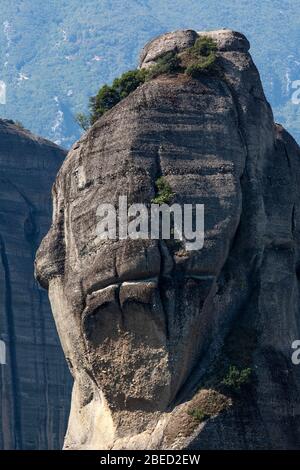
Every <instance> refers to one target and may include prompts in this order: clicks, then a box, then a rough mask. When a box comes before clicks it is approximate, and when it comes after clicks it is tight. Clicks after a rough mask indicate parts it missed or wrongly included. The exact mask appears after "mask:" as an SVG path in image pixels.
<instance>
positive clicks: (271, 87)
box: [0, 0, 300, 147]
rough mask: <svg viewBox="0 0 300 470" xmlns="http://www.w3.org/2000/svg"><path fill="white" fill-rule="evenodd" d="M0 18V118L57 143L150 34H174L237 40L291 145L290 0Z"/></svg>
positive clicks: (25, 11) (20, 12)
mask: <svg viewBox="0 0 300 470" xmlns="http://www.w3.org/2000/svg"><path fill="white" fill-rule="evenodd" d="M0 15H1V16H0V60H1V71H0V80H3V81H4V82H5V83H6V85H7V103H6V105H0V116H1V117H7V118H12V119H15V120H19V121H21V122H22V123H23V124H24V126H26V127H27V128H29V129H31V130H32V131H33V132H35V133H37V134H40V135H42V136H44V137H47V138H49V139H51V140H53V141H55V142H57V143H59V144H61V145H63V146H65V147H68V146H69V145H71V144H72V143H73V142H74V140H75V139H77V138H78V137H79V135H80V132H81V131H80V129H79V127H78V126H77V124H76V123H75V122H74V115H75V114H76V113H77V112H79V111H86V108H87V103H88V97H89V96H90V95H92V94H94V93H95V92H96V91H97V89H98V88H99V86H100V85H102V84H103V83H105V82H110V81H111V80H112V79H113V78H114V77H115V76H117V75H119V74H120V73H121V72H124V71H126V70H128V69H130V68H135V67H136V65H137V61H138V51H139V50H140V49H141V47H142V46H143V45H144V44H145V42H147V41H148V40H149V39H151V38H152V37H153V36H156V35H158V34H161V33H163V32H166V31H171V30H175V29H181V28H193V29H196V30H205V29H217V28H222V27H226V28H232V29H236V30H239V31H241V32H243V33H244V34H246V35H247V37H248V39H249V40H250V42H251V52H252V55H253V58H254V60H255V62H256V64H257V66H258V67H259V70H260V73H261V77H262V81H263V84H264V88H265V91H266V94H267V97H268V99H269V101H270V102H271V104H272V106H273V109H274V112H275V118H276V120H277V121H278V122H281V123H282V124H284V125H285V126H286V127H287V128H288V130H289V131H290V132H292V134H293V135H294V136H295V137H296V138H298V141H300V104H299V105H297V104H293V103H292V94H293V92H294V91H295V90H294V89H293V88H292V87H293V82H294V81H296V80H300V57H299V56H298V51H299V36H300V33H299V31H300V0H265V1H263V2H261V1H260V0H258V1H256V0H255V1H251V0H250V1H249V0H228V1H226V0H225V1H222V2H221V1H216V0H202V1H200V0H190V1H186V0H172V1H171V0H160V1H159V0H143V1H142V0H140V1H139V0H129V1H124V0H113V1H111V0H85V1H84V2H83V1H82V0H49V1H48V2H45V0H16V1H15V2H11V1H10V0H0ZM294 86H297V84H295V83H294Z"/></svg>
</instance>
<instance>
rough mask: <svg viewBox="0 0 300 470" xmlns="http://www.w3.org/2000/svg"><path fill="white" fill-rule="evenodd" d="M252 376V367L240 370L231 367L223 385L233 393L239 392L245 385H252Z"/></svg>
mask: <svg viewBox="0 0 300 470" xmlns="http://www.w3.org/2000/svg"><path fill="white" fill-rule="evenodd" d="M251 375H252V369H251V368H250V367H247V368H245V369H240V370H239V369H238V368H237V367H236V366H230V367H229V370H228V372H227V375H226V376H225V377H224V379H223V380H222V382H221V384H222V385H224V386H225V387H226V388H228V389H229V390H230V391H232V392H239V391H240V390H241V388H242V387H243V386H244V385H247V384H249V383H250V381H251Z"/></svg>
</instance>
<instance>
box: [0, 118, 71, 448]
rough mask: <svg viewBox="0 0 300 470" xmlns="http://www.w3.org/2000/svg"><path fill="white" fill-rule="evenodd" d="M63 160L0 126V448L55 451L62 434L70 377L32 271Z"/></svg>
mask: <svg viewBox="0 0 300 470" xmlns="http://www.w3.org/2000/svg"><path fill="white" fill-rule="evenodd" d="M64 157H65V152H64V150H63V149H61V148H59V147H57V146H56V145H54V144H52V143H51V142H48V141H46V140H44V139H40V138H38V137H36V136H34V135H32V134H31V133H30V132H28V131H26V130H25V129H23V128H21V127H20V125H15V124H14V123H13V122H12V121H7V120H0V179H1V189H0V254H1V259H0V339H1V340H2V341H4V343H5V349H6V364H2V365H0V368H1V375H0V406H1V407H0V449H59V448H60V446H61V444H62V440H63V435H64V432H65V427H66V419H67V415H68V409H69V399H70V398H69V397H70V387H71V377H70V375H69V372H68V369H67V367H66V363H65V359H64V357H63V354H62V351H61V347H60V344H59V340H58V336H57V332H56V329H55V324H54V321H53V318H52V315H51V309H50V307H49V302H48V299H47V295H45V294H46V293H45V292H44V291H43V290H42V289H41V288H40V286H39V285H38V284H37V282H36V281H35V279H34V273H33V262H34V257H35V252H36V250H37V247H38V245H39V243H40V241H41V239H42V237H43V236H44V235H45V233H46V232H47V230H48V229H49V226H50V224H51V186H52V183H53V180H54V177H55V174H56V173H57V171H58V168H59V167H60V165H61V163H62V161H63V159H64Z"/></svg>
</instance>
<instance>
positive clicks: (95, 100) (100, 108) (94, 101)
mask: <svg viewBox="0 0 300 470" xmlns="http://www.w3.org/2000/svg"><path fill="white" fill-rule="evenodd" d="M119 101H120V95H119V93H118V92H117V91H116V90H115V89H114V88H113V87H111V86H108V85H103V87H102V88H100V90H99V91H98V93H97V95H96V96H93V97H92V98H91V99H90V109H91V118H90V122H91V124H94V122H96V121H97V119H99V118H100V117H101V116H102V115H103V114H104V113H105V112H106V111H108V110H109V109H111V108H112V107H113V106H115V105H116V104H117V103H118V102H119Z"/></svg>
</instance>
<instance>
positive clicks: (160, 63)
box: [147, 52, 181, 80]
mask: <svg viewBox="0 0 300 470" xmlns="http://www.w3.org/2000/svg"><path fill="white" fill-rule="evenodd" d="M180 70H181V65H180V59H179V57H178V55H177V54H176V53H175V52H167V53H166V54H164V55H163V56H161V57H159V58H158V59H157V61H156V64H155V65H153V66H152V67H150V68H149V69H148V71H147V80H151V79H152V78H155V77H158V76H159V75H163V74H173V73H177V72H179V71H180Z"/></svg>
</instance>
